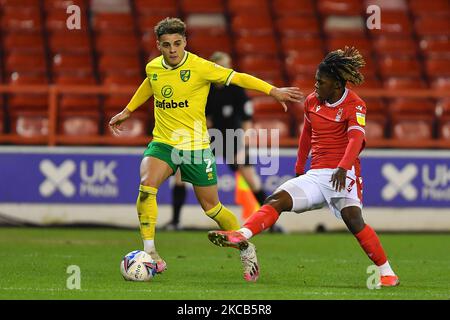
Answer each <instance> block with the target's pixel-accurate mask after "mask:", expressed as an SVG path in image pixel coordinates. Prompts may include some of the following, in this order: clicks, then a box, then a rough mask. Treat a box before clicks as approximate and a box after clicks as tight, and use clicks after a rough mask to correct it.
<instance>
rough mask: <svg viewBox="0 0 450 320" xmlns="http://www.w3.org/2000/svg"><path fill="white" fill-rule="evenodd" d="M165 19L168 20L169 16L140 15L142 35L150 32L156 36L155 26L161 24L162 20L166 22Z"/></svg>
mask: <svg viewBox="0 0 450 320" xmlns="http://www.w3.org/2000/svg"><path fill="white" fill-rule="evenodd" d="M165 18H167V15H165V14H156V13H152V14H146V15H140V16H139V17H138V25H139V29H140V30H141V32H142V33H147V32H149V33H151V34H153V35H154V34H155V31H154V28H155V26H156V25H157V24H158V22H160V21H161V20H164V19H165Z"/></svg>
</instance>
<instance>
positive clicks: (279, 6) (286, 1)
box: [272, 0, 316, 17]
mask: <svg viewBox="0 0 450 320" xmlns="http://www.w3.org/2000/svg"><path fill="white" fill-rule="evenodd" d="M272 8H273V10H274V13H275V15H276V16H278V17H284V16H289V15H310V16H313V15H315V13H316V9H315V7H314V5H313V0H274V1H273V5H272Z"/></svg>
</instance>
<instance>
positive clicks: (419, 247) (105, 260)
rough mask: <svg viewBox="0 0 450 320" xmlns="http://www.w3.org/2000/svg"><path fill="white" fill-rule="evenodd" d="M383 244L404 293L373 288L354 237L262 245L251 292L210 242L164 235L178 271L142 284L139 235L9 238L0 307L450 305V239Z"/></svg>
mask: <svg viewBox="0 0 450 320" xmlns="http://www.w3.org/2000/svg"><path fill="white" fill-rule="evenodd" d="M380 238H381V241H382V243H383V246H384V248H385V249H386V252H387V254H388V256H389V259H390V261H391V265H392V267H393V268H394V270H396V272H397V273H398V275H399V276H400V280H401V285H400V286H399V287H396V288H382V289H379V290H369V289H368V288H367V286H366V281H367V278H368V277H369V276H370V274H367V273H366V270H367V267H368V266H369V265H371V263H370V261H369V260H368V258H367V257H366V256H365V254H364V253H363V251H362V249H361V248H360V247H359V245H358V244H357V242H356V241H355V239H354V238H353V237H352V236H351V235H350V234H349V233H342V234H341V233H331V234H326V233H325V234H290V235H280V234H269V233H264V234H262V235H259V236H258V237H256V238H254V239H253V242H254V243H255V244H256V246H257V248H258V257H259V262H260V267H261V276H260V279H259V280H258V282H257V283H246V282H245V281H244V280H243V278H242V272H241V265H240V261H239V255H238V252H237V251H236V250H234V249H231V248H219V247H216V246H214V245H213V244H212V243H210V242H209V241H208V239H207V233H206V232H201V231H191V232H185V231H178V232H158V233H157V245H158V251H159V253H160V254H161V256H162V257H164V258H165V259H166V261H167V263H168V270H167V271H166V272H165V273H164V274H162V275H158V276H156V277H155V278H153V279H152V281H151V282H144V283H138V282H127V281H124V280H123V279H122V277H121V275H120V272H119V263H120V260H121V258H122V256H123V255H124V254H126V253H128V252H129V251H132V250H135V249H140V248H141V241H140V236H139V232H138V231H133V230H115V229H77V228H74V229H69V228H61V229H57V228H36V229H33V228H1V229H0V261H1V264H0V275H1V277H0V299H156V300H166V299H170V300H180V299H183V300H186V299H193V300H212V299H219V300H222V299H227V300H235V299H238V300H240V299H249V300H265V299H274V300H303V299H426V300H429V299H433V300H434V299H450V253H449V252H450V251H449V248H450V235H449V234H380ZM70 265H77V266H79V267H80V270H81V289H80V290H76V289H75V290H69V289H68V288H67V287H66V281H67V278H68V277H69V276H70V274H68V273H67V267H68V266H70Z"/></svg>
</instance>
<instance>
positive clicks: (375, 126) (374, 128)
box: [365, 114, 387, 141]
mask: <svg viewBox="0 0 450 320" xmlns="http://www.w3.org/2000/svg"><path fill="white" fill-rule="evenodd" d="M386 123H387V119H386V117H385V115H383V114H372V115H370V116H369V115H368V116H367V121H366V127H365V132H366V134H365V136H366V139H367V140H369V141H370V139H383V138H384V135H385V132H386Z"/></svg>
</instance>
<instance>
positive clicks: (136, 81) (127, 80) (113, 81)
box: [102, 74, 145, 88]
mask: <svg viewBox="0 0 450 320" xmlns="http://www.w3.org/2000/svg"><path fill="white" fill-rule="evenodd" d="M144 79H145V78H143V77H141V76H136V75H129V76H127V75H123V74H107V75H105V77H104V78H103V79H102V82H103V84H105V85H112V86H114V85H116V86H122V85H126V86H136V88H137V87H138V86H140V85H141V83H142V81H144Z"/></svg>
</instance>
